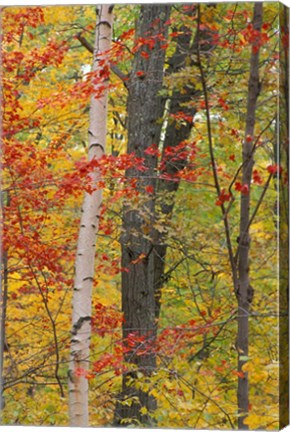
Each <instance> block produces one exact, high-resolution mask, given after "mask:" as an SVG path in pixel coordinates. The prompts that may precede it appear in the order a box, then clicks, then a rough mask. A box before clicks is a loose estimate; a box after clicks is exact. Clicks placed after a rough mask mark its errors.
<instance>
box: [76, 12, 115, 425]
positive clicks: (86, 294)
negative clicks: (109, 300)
mask: <svg viewBox="0 0 290 432" xmlns="http://www.w3.org/2000/svg"><path fill="white" fill-rule="evenodd" d="M112 9H113V8H112V6H110V5H100V6H98V7H97V24H96V36H95V46H94V60H93V71H96V72H98V71H100V72H101V73H100V74H99V76H101V74H102V73H105V72H106V71H107V70H108V64H107V65H106V64H105V65H104V64H103V61H104V60H105V63H106V60H107V61H108V51H109V49H110V46H111V33H112ZM101 61H102V62H101ZM100 63H101V64H100ZM98 85H99V84H96V85H95V89H96V92H98ZM100 85H104V82H103V81H102V80H100ZM107 98H108V89H105V90H104V92H103V93H102V96H100V97H98V98H95V97H94V94H93V95H92V98H91V105H90V123H89V149H88V152H89V155H88V158H89V160H92V159H93V158H95V159H99V158H101V157H102V156H103V154H104V152H105V144H106V133H107V128H106V119H107ZM98 180H99V173H98V171H97V170H96V171H94V172H93V173H92V175H91V177H90V183H91V186H92V187H93V188H94V187H96V185H97V182H98ZM101 201H102V191H101V190H99V189H98V190H96V191H94V192H93V193H91V194H89V193H85V197H84V202H83V206H82V210H81V222H80V231H79V238H78V245H77V256H76V264H75V281H74V292H73V313H72V339H71V358H70V366H69V410H70V423H71V425H72V426H88V422H89V416H88V380H87V378H86V371H87V370H88V368H89V354H90V335H91V303H92V286H93V278H94V262H95V242H96V234H97V231H98V225H99V215H100V206H101Z"/></svg>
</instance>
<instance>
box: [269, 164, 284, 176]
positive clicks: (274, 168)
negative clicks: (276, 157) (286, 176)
mask: <svg viewBox="0 0 290 432" xmlns="http://www.w3.org/2000/svg"><path fill="white" fill-rule="evenodd" d="M267 171H268V173H270V174H273V175H275V174H279V175H280V174H282V171H283V169H282V167H281V166H280V165H277V164H273V165H268V166H267Z"/></svg>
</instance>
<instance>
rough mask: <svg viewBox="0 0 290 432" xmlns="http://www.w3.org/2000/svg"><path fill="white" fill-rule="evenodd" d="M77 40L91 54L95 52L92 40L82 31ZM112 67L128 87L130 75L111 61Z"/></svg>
mask: <svg viewBox="0 0 290 432" xmlns="http://www.w3.org/2000/svg"><path fill="white" fill-rule="evenodd" d="M76 38H77V40H78V41H79V42H80V43H81V44H82V46H83V47H85V48H86V49H87V50H88V51H89V52H90V53H91V54H94V47H93V46H92V45H91V44H90V42H89V41H88V40H87V39H86V38H85V37H84V36H82V34H81V33H78V34H77V35H76ZM110 68H111V71H112V72H113V73H114V74H115V75H116V76H117V77H118V78H120V80H121V81H122V82H123V83H124V85H125V87H126V88H127V87H128V84H127V81H128V79H129V75H127V74H125V73H124V72H122V71H121V70H120V69H119V68H118V66H116V65H115V64H114V63H112V62H110Z"/></svg>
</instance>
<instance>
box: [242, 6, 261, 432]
mask: <svg viewBox="0 0 290 432" xmlns="http://www.w3.org/2000/svg"><path fill="white" fill-rule="evenodd" d="M262 20H263V3H255V5H254V15H253V27H254V29H255V30H256V31H258V32H260V31H261V27H262ZM259 51H260V49H259V41H258V39H257V40H256V41H254V43H253V44H252V53H251V60H250V76H249V82H248V99H247V114H246V127H245V138H244V142H243V168H242V183H243V184H244V185H248V188H249V193H247V194H241V205H240V231H239V232H240V234H239V248H238V252H239V255H238V292H237V299H238V318H237V320H238V334H237V350H238V356H239V358H238V371H242V367H243V365H244V364H245V363H246V361H247V356H248V353H249V307H250V304H251V302H252V298H253V294H254V293H253V288H252V287H251V284H250V277H249V270H250V269H249V252H250V235H249V222H250V206H251V203H250V197H251V194H250V187H251V180H252V172H253V165H254V149H253V145H254V129H255V121H256V107H257V99H258V96H259V93H260V81H259ZM237 397H238V413H239V418H238V428H239V429H248V426H247V425H246V424H245V423H244V420H245V418H246V417H247V413H248V411H249V379H248V373H247V372H244V376H243V377H242V376H239V378H238V393H237Z"/></svg>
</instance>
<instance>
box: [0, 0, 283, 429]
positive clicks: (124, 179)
mask: <svg viewBox="0 0 290 432" xmlns="http://www.w3.org/2000/svg"><path fill="white" fill-rule="evenodd" d="M281 8H282V6H281V5H279V4H278V3H275V2H274V3H273V2H272V3H265V4H264V15H263V24H262V29H261V31H256V30H255V29H254V28H253V25H252V10H253V4H252V3H238V4H233V3H224V4H223V3H217V4H214V5H213V4H212V5H211V6H208V5H206V4H202V5H199V10H198V7H197V5H196V4H192V5H191V4H185V5H182V4H177V5H176V7H174V8H172V9H171V13H170V19H169V20H168V21H167V22H166V28H167V30H166V31H167V33H168V36H167V37H164V34H165V32H164V33H159V34H157V35H154V36H149V37H148V38H145V37H138V35H137V33H136V29H135V22H136V19H137V18H138V16H139V6H138V5H115V8H114V14H115V18H114V36H113V41H112V48H111V50H110V53H109V56H110V67H109V66H108V65H107V64H106V63H104V67H103V68H102V65H101V66H100V69H101V72H98V73H95V72H92V71H91V64H92V53H91V52H90V50H89V49H87V48H86V47H85V46H84V44H82V43H81V42H80V38H79V37H77V35H79V34H81V35H82V36H83V37H84V38H85V39H86V40H87V41H88V42H89V44H92V43H93V42H92V41H93V33H94V23H95V10H94V8H93V7H91V6H55V7H3V8H2V10H1V13H2V27H3V29H2V87H3V88H2V114H3V118H2V120H3V121H2V143H3V144H2V145H3V147H2V168H3V174H2V196H1V200H2V203H1V205H2V213H3V228H2V237H3V251H2V299H1V300H2V305H1V307H2V318H3V319H2V326H3V325H4V324H5V338H4V340H3V341H2V351H3V353H2V356H3V359H4V363H3V370H2V371H1V372H2V376H3V377H4V381H3V398H4V401H5V406H4V407H3V410H2V422H3V424H10V425H11V424H22V425H31V424H33V425H52V426H53V425H64V426H66V425H68V414H67V411H68V409H67V408H68V407H67V405H68V387H67V374H68V362H69V349H70V339H71V329H70V324H71V308H72V306H71V302H72V291H73V288H72V287H73V278H74V263H75V254H76V243H77V236H78V229H79V220H80V208H81V203H82V198H83V194H84V192H87V193H88V194H91V193H92V192H93V191H95V190H99V189H102V190H103V203H102V207H101V210H100V219H99V231H98V235H97V242H96V261H95V277H94V281H93V302H92V316H91V326H92V338H91V355H90V359H89V368H88V370H87V371H86V370H83V369H80V370H78V371H77V373H78V374H79V376H85V377H86V378H87V379H88V380H89V386H90V393H89V410H90V425H91V426H108V425H111V424H112V423H113V421H114V412H115V406H116V404H117V402H118V401H119V399H120V392H121V390H122V389H121V386H122V377H124V376H127V377H129V378H128V379H129V381H128V382H129V385H132V387H134V388H137V389H139V390H141V391H142V392H144V393H147V394H149V395H150V396H152V397H153V398H154V400H156V404H157V409H156V410H155V411H154V412H153V413H150V415H151V416H152V418H153V421H154V424H156V426H158V427H174V428H183V427H184V428H198V429H204V428H208V429H212V428H214V429H219V428H221V429H233V428H236V427H237V424H238V415H237V382H238V379H243V378H244V377H245V376H246V375H247V376H248V377H249V382H250V387H249V400H250V404H249V407H248V413H247V418H246V419H245V424H246V425H247V426H248V427H249V429H258V428H261V429H276V428H278V427H279V425H281V419H280V418H279V410H278V408H277V406H278V402H279V385H278V384H279V348H278V346H277V337H278V336H277V327H278V326H279V322H280V321H279V320H280V318H279V314H277V308H278V303H279V301H278V294H279V293H278V292H277V277H278V276H279V275H277V272H276V269H277V265H278V260H279V257H278V256H277V254H276V252H275V251H276V249H277V236H278V235H279V229H284V230H286V229H287V226H286V225H287V224H286V222H285V220H284V219H283V220H282V222H281V220H280V222H279V212H278V211H277V205H278V204H277V200H278V199H279V197H280V198H281V196H282V195H283V194H285V190H286V188H287V182H288V178H287V167H286V165H285V161H286V156H285V154H286V153H287V152H288V147H287V145H288V144H285V142H286V139H285V133H284V135H283V134H282V133H281V134H280V137H279V138H278V139H277V127H278V126H277V125H278V123H277V115H278V114H277V106H278V105H277V104H279V103H280V112H281V113H282V114H281V115H284V114H285V107H284V108H283V107H282V102H281V100H283V90H282V91H281V92H280V94H279V92H278V88H277V86H278V77H279V73H280V67H281V57H283V55H285V50H284V48H285V47H286V45H287V43H286V39H285V38H286V36H285V34H284V36H283V39H282V43H281V46H280V48H279V44H277V41H278V38H279V35H278V29H280V19H281V13H282V12H283V11H282V9H281ZM280 9H281V10H280ZM56 11H57V12H56ZM283 13H286V12H285V11H284V12H283ZM279 14H280V15H279ZM279 17H280V18H279ZM15 22H17V23H18V24H17V26H16V25H15ZM157 24H158V22H157V23H156V22H155V23H154V22H153V23H152V26H153V27H154V25H157ZM187 31H188V32H190V37H189V40H191V41H195V43H196V44H197V45H198V46H199V49H198V50H197V51H195V52H191V53H189V54H188V56H187V57H186V59H185V60H184V63H182V67H173V66H172V59H173V58H174V52H175V50H176V47H178V44H179V43H181V41H183V39H181V38H183V37H184V36H186V32H187ZM197 31H198V32H199V36H198V37H197V36H196V33H197ZM284 33H287V31H286V29H285V28H284ZM187 36H188V35H187ZM182 43H183V42H182ZM209 43H210V49H208V44H209ZM283 44H284V45H283ZM197 45H196V46H197ZM157 46H158V47H159V48H158V49H161V50H162V52H164V55H165V66H164V78H163V82H162V86H161V87H162V88H161V90H160V91H159V93H158V96H160V98H161V99H162V101H163V102H162V103H164V110H163V114H162V116H161V117H160V118H154V119H152V122H154V123H158V124H159V125H160V126H161V134H160V140H159V142H154V143H153V144H152V145H149V146H148V147H147V148H146V149H145V151H144V154H143V155H142V156H140V154H139V153H140V149H138V146H136V150H135V151H132V152H127V141H128V129H127V128H128V118H127V98H128V97H129V96H128V94H129V95H130V90H129V93H128V88H129V89H130V82H132V81H130V80H132V79H134V80H139V82H142V80H146V79H147V75H146V74H147V73H149V72H148V71H147V69H146V67H147V63H146V62H148V61H149V60H148V59H149V58H150V56H151V55H153V54H154V52H155V50H156V47H157ZM283 47H284V48H283ZM192 49H193V48H192ZM258 51H259V53H260V66H259V72H260V79H261V89H260V94H259V97H258V103H257V108H256V119H257V120H256V126H255V131H254V135H253V136H246V135H245V122H246V101H247V96H248V91H249V89H248V82H249V64H250V58H251V55H252V54H253V53H254V54H255V53H256V52H258ZM283 52H284V54H283ZM286 52H287V50H286ZM137 55H138V56H140V59H141V60H140V64H141V65H143V66H142V68H140V70H138V71H136V73H135V75H134V77H132V74H131V67H132V63H133V59H134V58H135V56H137ZM279 56H280V58H279ZM282 60H283V58H282ZM170 62H171V63H170ZM96 84H97V86H98V87H97V91H94V87H95V85H96ZM105 88H109V112H108V119H107V127H108V134H107V152H106V154H104V155H103V156H102V157H101V158H100V159H98V160H97V159H92V160H90V161H88V160H87V149H86V147H87V143H88V125H89V104H90V97H91V96H92V95H93V97H95V98H96V99H98V98H99V97H100V96H101V95H102V94H103V92H104V89H105ZM177 94H178V95H179V97H180V102H179V108H178V109H176V110H170V108H172V105H170V103H172V102H170V101H171V100H173V96H174V95H175V96H176V95H177ZM188 95H194V96H188ZM183 101H185V102H183ZM140 103H141V102H140ZM283 109H284V111H283ZM285 115H286V114H285ZM168 125H169V126H170V125H171V126H172V127H174V129H175V130H176V131H181V130H186V131H188V134H187V136H186V137H185V138H183V139H181V140H180V142H178V144H177V145H170V143H168V145H167V146H166V147H165V145H164V143H165V140H166V130H167V127H168ZM209 126H210V127H209ZM183 128H184V129H183ZM245 143H248V144H249V145H252V146H253V147H252V148H253V153H254V165H253V170H252V177H251V181H250V182H249V183H243V179H242V169H243V163H244V162H243V152H242V149H243V145H244V144H245ZM137 144H138V143H137ZM209 144H210V145H211V146H212V151H213V154H211V152H210V147H209ZM278 153H279V154H278ZM213 158H214V159H213ZM152 161H154V163H155V162H156V166H154V169H153V171H152V172H153V174H152V175H151V171H150V170H151V167H152V163H153V162H152ZM95 170H98V172H99V173H100V177H99V181H98V182H97V183H95V184H92V182H91V181H90V174H91V173H92V172H94V171H95ZM148 170H149V171H148ZM128 172H129V173H130V172H133V173H134V175H132V176H128ZM148 172H150V179H152V178H153V181H151V180H150V182H147V183H146V181H144V178H145V179H147V177H148ZM169 183H170V184H171V185H172V184H175V185H176V187H175V188H172V189H171V190H167V189H166V187H164V184H169ZM286 195H287V194H285V195H283V196H286ZM245 196H246V197H250V205H251V207H250V225H249V227H248V228H249V232H250V237H251V241H250V278H251V285H252V286H253V289H254V296H253V299H252V303H251V304H250V309H249V311H250V312H249V335H248V336H249V343H250V348H249V355H248V356H246V357H247V358H244V363H245V364H244V366H243V368H242V370H239V369H238V366H237V365H238V363H237V357H238V356H241V357H243V353H242V352H238V351H239V350H238V348H237V346H236V335H237V315H238V311H237V297H238V293H237V292H235V288H234V285H233V277H232V267H231V263H230V258H229V256H230V255H229V245H231V247H232V256H233V259H235V260H236V262H237V260H238V255H239V251H240V248H241V247H242V246H241V242H240V240H241V239H240V238H239V221H240V202H241V200H242V199H244V197H245ZM286 201H287V200H286ZM148 202H154V217H153V215H152V213H150V208H149V204H148ZM285 205H286V204H285ZM166 206H168V207H166ZM170 206H171V207H170ZM169 207H170V211H167V213H166V211H165V210H166V208H169ZM124 209H125V210H124ZM126 209H127V211H128V212H132V213H133V212H138V211H140V212H141V214H140V218H142V224H140V226H141V228H140V230H141V231H140V232H141V233H142V238H143V239H145V240H147V241H148V242H150V241H152V242H153V240H152V238H151V236H152V235H153V234H152V232H155V235H156V238H158V239H159V242H160V244H166V247H167V249H166V256H165V265H164V272H163V275H162V294H161V298H160V314H159V316H158V317H157V324H158V328H157V332H156V337H155V336H153V335H152V334H151V333H150V331H148V332H147V333H144V332H143V333H142V332H140V331H139V330H138V329H131V330H130V332H129V333H128V334H127V336H126V337H124V334H123V333H122V326H124V323H125V318H124V315H123V313H122V300H121V283H122V282H121V281H122V274H129V273H130V272H133V271H134V266H135V267H136V268H137V266H140V265H142V263H143V264H144V262H145V261H146V260H147V258H148V256H147V255H146V253H144V251H143V250H140V251H139V254H138V255H137V256H135V255H134V256H132V258H131V261H130V262H129V263H128V265H126V266H124V265H123V264H122V254H121V242H122V241H123V240H122V239H123V238H124V236H125V235H126V233H124V218H125V217H126ZM140 209H141V210H142V211H141V210H140ZM280 213H281V214H282V213H283V210H281V209H280ZM225 221H226V222H227V223H228V225H225ZM279 223H280V225H279ZM225 226H226V229H225ZM227 227H228V228H227ZM227 229H228V231H226V230H227ZM140 232H138V233H137V232H136V233H135V234H136V238H137V235H140ZM227 236H228V237H227ZM285 271H286V270H285ZM3 304H4V305H5V304H6V306H5V313H4V314H3V311H4V309H3ZM141 325H142V323H141ZM280 343H281V341H280ZM130 353H131V354H132V353H134V356H137V357H138V356H150V355H154V356H156V359H157V360H156V361H157V367H156V370H155V371H154V373H152V374H151V375H148V374H147V372H146V370H141V369H142V368H139V369H138V367H137V366H136V365H137V363H136V362H135V363H134V362H130V361H129V360H128V359H129V354H130ZM280 355H281V353H280ZM244 357H245V356H244ZM135 402H136V401H134V398H131V399H130V397H128V398H127V399H126V400H123V401H122V403H123V404H124V405H126V404H127V405H128V406H130V404H132V403H133V404H134V403H135ZM141 412H142V415H144V416H145V415H147V414H148V412H147V408H146V406H142V407H141ZM129 423H130V424H132V423H133V424H134V425H136V424H137V425H138V426H140V424H138V421H134V419H133V420H132V419H129V420H128V419H127V420H126V419H125V420H124V421H123V424H124V426H126V424H129Z"/></svg>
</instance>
